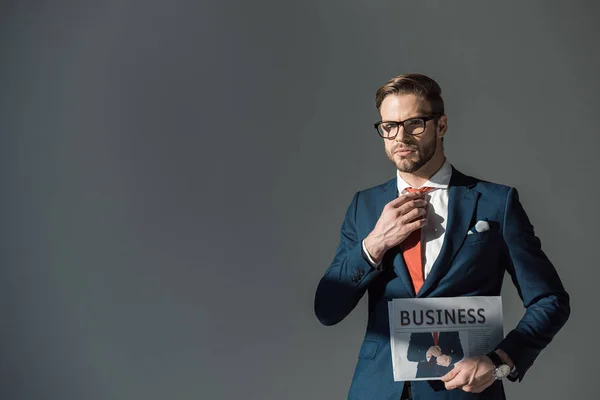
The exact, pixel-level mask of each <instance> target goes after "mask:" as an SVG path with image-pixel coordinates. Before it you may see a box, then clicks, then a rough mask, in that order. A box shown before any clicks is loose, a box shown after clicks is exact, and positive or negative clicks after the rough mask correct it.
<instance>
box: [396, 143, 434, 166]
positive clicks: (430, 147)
mask: <svg viewBox="0 0 600 400" xmlns="http://www.w3.org/2000/svg"><path fill="white" fill-rule="evenodd" d="M436 149H437V138H436V137H435V136H434V137H433V138H432V140H431V141H430V142H429V143H424V144H423V146H422V148H421V149H419V158H418V159H417V160H416V161H410V160H408V159H406V160H403V161H400V162H399V163H398V164H396V163H395V162H394V158H393V154H392V158H391V161H392V163H393V164H394V165H395V166H396V168H398V171H400V172H406V173H409V174H410V173H413V172H416V171H418V170H419V169H421V167H423V166H424V165H425V164H427V163H428V162H429V160H431V159H432V158H433V155H434V154H435V150H436Z"/></svg>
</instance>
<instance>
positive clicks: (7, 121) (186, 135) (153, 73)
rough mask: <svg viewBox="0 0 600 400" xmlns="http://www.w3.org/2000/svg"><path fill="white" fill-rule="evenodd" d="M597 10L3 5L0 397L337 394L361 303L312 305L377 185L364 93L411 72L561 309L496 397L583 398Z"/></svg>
mask: <svg viewBox="0 0 600 400" xmlns="http://www.w3.org/2000/svg"><path fill="white" fill-rule="evenodd" d="M599 11H600V7H599V5H598V2H594V1H591V0H590V1H571V2H568V3H567V2H563V1H528V2H521V1H519V2H512V4H511V3H509V2H506V1H503V2H494V3H493V4H492V3H491V2H480V1H461V2H454V1H423V2H404V1H403V2H400V1H388V2H384V1H369V2H366V1H348V0H346V1H339V0H338V1H318V0H313V1H294V2H291V1H278V0H265V1H253V2H249V1H243V0H238V1H232V0H228V1H218V2H217V1H213V2H205V1H191V0H190V1H184V0H178V1H174V0H171V1H162V2H161V1H156V0H154V1H149V0H145V1H141V0H135V1H134V0H130V1H104V2H96V1H83V0H80V1H71V2H67V1H59V0H54V1H46V2H44V1H28V2H19V4H17V2H16V1H12V2H11V1H2V2H1V3H0V51H1V52H0V60H1V61H0V152H1V153H0V162H1V166H0V180H1V181H0V183H1V189H2V192H1V196H0V205H1V207H0V213H1V214H0V232H1V237H0V246H1V247H0V250H1V251H0V254H1V268H0V315H1V316H2V320H1V323H0V398H2V399H11V400H13V399H14V400H18V399H42V398H43V399H48V400H51V399H57V400H59V399H60V400H70V399H102V400H105V399H147V400H150V399H261V400H263V399H342V398H345V396H346V393H347V389H348V386H349V384H350V379H351V376H352V371H353V369H354V365H355V362H356V356H357V353H358V348H359V346H360V342H361V339H362V336H363V333H364V327H365V321H366V307H365V303H364V302H362V303H361V305H360V306H359V307H358V308H357V309H356V310H355V311H354V312H353V313H352V314H351V315H350V316H349V317H348V318H346V319H345V320H344V321H343V322H341V323H340V324H338V325H336V326H334V327H324V326H321V325H320V324H319V323H318V321H317V319H316V318H315V317H314V315H313V296H314V291H315V288H316V285H317V282H318V280H319V279H320V277H321V275H322V274H323V272H324V271H325V269H326V268H327V266H328V265H329V262H330V261H331V259H332V257H333V253H334V251H335V247H336V246H337V243H338V240H339V228H340V225H341V222H342V220H343V215H344V212H345V210H346V207H347V206H348V204H349V202H350V200H351V197H352V195H353V194H354V192H355V191H357V190H359V189H362V188H366V187H368V186H372V185H375V184H378V183H381V182H383V181H385V180H387V179H389V178H391V177H392V176H394V169H393V166H392V165H391V163H389V161H387V159H386V157H385V153H384V151H383V145H382V143H381V140H380V139H378V137H377V136H376V133H375V131H374V130H373V128H372V123H373V122H374V121H375V120H376V119H377V113H376V110H375V107H374V93H375V90H376V89H377V87H379V86H380V85H381V84H383V83H384V82H385V81H387V80H388V79H389V78H390V77H392V76H394V75H397V74H399V73H403V72H412V71H418V72H423V73H426V74H429V75H431V76H432V77H434V78H435V79H436V80H438V81H439V83H440V84H441V85H442V88H443V90H444V98H445V100H446V103H447V113H448V115H449V132H448V135H447V138H446V141H445V142H446V151H447V154H448V157H449V160H450V161H451V162H452V163H453V164H454V165H455V166H456V167H457V168H459V169H460V170H462V171H463V172H466V173H469V174H473V175H475V176H478V177H481V178H484V179H486V180H491V181H497V182H501V183H505V184H509V185H514V186H516V187H517V188H518V189H519V190H520V193H521V196H522V201H523V203H524V205H525V208H526V210H527V211H528V213H529V215H530V217H531V220H532V222H533V224H534V226H535V227H536V230H537V233H538V234H539V236H540V237H541V238H542V242H543V245H544V248H545V250H546V252H547V254H548V255H549V257H550V258H551V260H552V261H553V262H554V263H555V265H556V267H557V269H558V270H559V273H560V275H561V277H562V278H563V281H564V284H565V286H566V288H567V289H568V290H569V292H570V293H571V295H572V307H573V312H572V315H571V319H570V321H569V322H568V324H567V325H566V326H565V328H564V329H563V330H562V331H561V332H560V333H559V334H558V335H557V336H556V338H555V341H554V342H553V343H552V344H551V345H550V347H549V348H548V349H547V351H545V352H544V353H543V354H542V355H541V356H540V357H539V359H538V361H537V363H536V364H535V366H534V367H533V368H532V369H531V370H530V372H529V373H528V375H527V377H526V379H525V381H524V382H522V383H521V384H512V383H509V384H507V385H506V387H507V392H508V395H509V397H510V398H512V399H524V398H532V397H533V396H535V398H543V399H564V398H567V397H568V396H571V398H573V397H577V398H582V399H592V398H597V397H598V395H599V394H600V390H599V389H598V383H597V375H598V368H597V363H596V357H597V355H596V354H597V352H596V351H595V350H596V347H597V334H596V332H594V331H593V329H592V327H591V324H590V322H589V321H591V320H593V319H596V318H597V315H598V312H597V309H596V304H597V301H596V300H595V298H594V297H592V296H593V295H594V294H597V286H598V285H597V282H598V279H599V273H598V268H597V262H596V260H597V257H596V254H595V250H597V248H598V243H599V235H598V228H597V226H598V224H599V223H600V221H599V215H598V207H597V206H596V196H597V190H598V188H597V184H598V178H597V172H598V168H599V162H598V160H597V158H596V154H597V152H598V148H599V141H598V135H597V133H598V129H597V125H598V120H597V119H598V117H597V115H596V114H597V110H598V106H599V100H598V92H599V90H600V80H599V79H598V77H597V71H598V70H600V56H599V54H600V53H599V52H598V51H597V42H598V36H599V35H598V28H597V27H595V26H594V23H595V22H596V16H597V15H598V12H599ZM586 185H590V186H587V187H586ZM504 307H505V321H506V327H507V329H510V328H512V327H513V326H514V325H515V324H516V322H517V321H518V319H519V318H520V316H521V315H522V313H523V308H522V305H521V303H520V301H519V299H518V297H517V295H516V291H515V290H514V288H513V286H512V285H511V284H510V283H509V281H508V280H507V285H506V287H505V291H504Z"/></svg>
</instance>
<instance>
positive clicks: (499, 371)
mask: <svg viewBox="0 0 600 400" xmlns="http://www.w3.org/2000/svg"><path fill="white" fill-rule="evenodd" d="M508 374H510V367H509V366H508V364H500V365H499V366H498V368H496V374H495V375H496V378H497V379H502V378H506V377H507V376H508Z"/></svg>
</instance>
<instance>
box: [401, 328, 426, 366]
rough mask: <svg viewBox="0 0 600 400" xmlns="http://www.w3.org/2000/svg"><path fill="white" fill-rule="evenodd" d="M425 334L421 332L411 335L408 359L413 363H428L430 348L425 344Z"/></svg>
mask: <svg viewBox="0 0 600 400" xmlns="http://www.w3.org/2000/svg"><path fill="white" fill-rule="evenodd" d="M422 338H423V334H422V333H419V332H414V333H411V335H410V339H409V340H408V350H407V351H406V359H407V360H408V361H412V362H426V361H427V350H429V347H428V346H427V344H425V343H423V340H421V339H422Z"/></svg>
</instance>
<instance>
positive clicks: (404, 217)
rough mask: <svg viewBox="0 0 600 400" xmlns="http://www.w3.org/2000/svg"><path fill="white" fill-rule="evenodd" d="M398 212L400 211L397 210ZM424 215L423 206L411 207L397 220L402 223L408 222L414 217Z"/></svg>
mask: <svg viewBox="0 0 600 400" xmlns="http://www.w3.org/2000/svg"><path fill="white" fill-rule="evenodd" d="M399 213H400V212H399ZM423 215H425V209H423V208H413V209H412V210H410V211H409V212H407V213H406V214H404V215H402V214H401V216H400V218H399V221H400V222H401V223H403V224H408V223H409V222H412V221H414V220H415V219H417V218H419V217H421V216H423Z"/></svg>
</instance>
